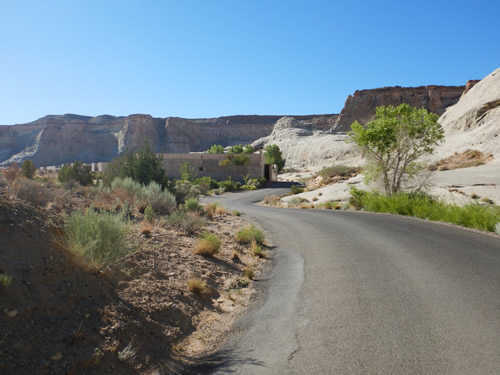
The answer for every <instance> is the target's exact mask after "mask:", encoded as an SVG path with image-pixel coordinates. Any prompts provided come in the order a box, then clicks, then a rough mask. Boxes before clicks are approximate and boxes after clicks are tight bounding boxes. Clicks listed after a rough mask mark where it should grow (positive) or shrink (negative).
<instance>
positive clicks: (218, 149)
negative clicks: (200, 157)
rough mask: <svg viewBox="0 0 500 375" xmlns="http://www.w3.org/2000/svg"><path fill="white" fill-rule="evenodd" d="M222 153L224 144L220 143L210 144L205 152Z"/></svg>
mask: <svg viewBox="0 0 500 375" xmlns="http://www.w3.org/2000/svg"><path fill="white" fill-rule="evenodd" d="M223 153H224V146H221V145H212V147H210V148H209V149H208V150H207V154H223Z"/></svg>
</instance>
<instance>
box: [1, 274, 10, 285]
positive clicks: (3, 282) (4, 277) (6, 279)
mask: <svg viewBox="0 0 500 375" xmlns="http://www.w3.org/2000/svg"><path fill="white" fill-rule="evenodd" d="M11 282H12V277H11V276H9V275H5V274H3V273H0V288H5V287H7V286H9V285H10V283H11Z"/></svg>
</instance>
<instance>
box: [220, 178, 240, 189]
mask: <svg viewBox="0 0 500 375" xmlns="http://www.w3.org/2000/svg"><path fill="white" fill-rule="evenodd" d="M219 186H220V187H221V188H223V189H224V191H235V190H238V187H237V184H236V183H235V182H234V181H233V180H232V179H231V177H229V178H228V179H227V180H224V181H221V182H219Z"/></svg>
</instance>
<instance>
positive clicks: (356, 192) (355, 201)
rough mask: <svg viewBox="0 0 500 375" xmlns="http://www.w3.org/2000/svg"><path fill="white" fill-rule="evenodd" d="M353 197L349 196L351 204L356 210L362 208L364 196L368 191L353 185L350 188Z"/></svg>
mask: <svg viewBox="0 0 500 375" xmlns="http://www.w3.org/2000/svg"><path fill="white" fill-rule="evenodd" d="M349 193H350V194H351V197H350V198H349V204H350V205H351V206H353V207H354V208H355V209H356V210H361V209H362V208H363V198H364V196H365V194H366V191H364V190H360V189H357V188H355V187H354V186H352V187H351V188H350V190H349Z"/></svg>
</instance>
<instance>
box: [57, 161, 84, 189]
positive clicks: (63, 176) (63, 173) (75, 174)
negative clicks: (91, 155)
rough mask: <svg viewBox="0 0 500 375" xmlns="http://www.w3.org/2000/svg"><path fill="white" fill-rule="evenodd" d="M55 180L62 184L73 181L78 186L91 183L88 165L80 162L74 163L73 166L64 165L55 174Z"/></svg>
mask: <svg viewBox="0 0 500 375" xmlns="http://www.w3.org/2000/svg"><path fill="white" fill-rule="evenodd" d="M57 179H58V180H59V181H60V182H62V183H65V182H68V181H70V180H74V181H76V182H78V183H79V184H80V185H83V186H86V185H90V184H91V183H92V174H91V173H90V167H89V166H88V165H85V164H83V162H81V161H75V162H74V163H73V165H70V164H64V166H63V167H62V168H61V169H60V170H59V173H58V174H57Z"/></svg>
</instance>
